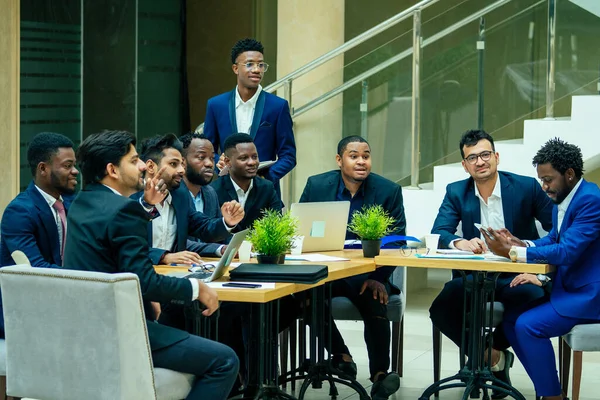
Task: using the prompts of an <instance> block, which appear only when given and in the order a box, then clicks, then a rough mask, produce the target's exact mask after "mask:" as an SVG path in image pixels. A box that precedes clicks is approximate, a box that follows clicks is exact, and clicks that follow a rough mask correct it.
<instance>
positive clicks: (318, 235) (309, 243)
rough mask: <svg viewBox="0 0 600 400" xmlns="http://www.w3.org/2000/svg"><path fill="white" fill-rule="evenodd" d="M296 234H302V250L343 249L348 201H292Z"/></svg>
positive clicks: (304, 251) (348, 210)
mask: <svg viewBox="0 0 600 400" xmlns="http://www.w3.org/2000/svg"><path fill="white" fill-rule="evenodd" d="M290 212H291V214H292V216H294V217H297V218H298V221H299V223H298V228H299V229H298V234H299V235H302V236H304V241H303V242H302V252H303V253H308V252H311V251H329V250H343V249H344V240H345V239H346V227H347V225H348V213H349V212H350V202H349V201H325V202H317V203H294V204H292V208H291V211H290Z"/></svg>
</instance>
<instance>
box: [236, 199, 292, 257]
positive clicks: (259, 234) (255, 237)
mask: <svg viewBox="0 0 600 400" xmlns="http://www.w3.org/2000/svg"><path fill="white" fill-rule="evenodd" d="M297 230H298V219H297V218H295V217H292V216H291V214H290V213H289V212H287V213H285V214H281V213H280V212H279V211H275V210H265V211H264V212H263V216H262V217H261V218H260V219H257V220H256V221H254V224H252V230H251V231H250V234H249V235H248V240H249V241H250V242H252V245H253V246H254V251H256V252H257V253H259V254H263V255H266V256H278V255H280V254H285V253H286V252H288V251H289V250H290V249H291V248H292V239H293V238H294V236H296V234H297Z"/></svg>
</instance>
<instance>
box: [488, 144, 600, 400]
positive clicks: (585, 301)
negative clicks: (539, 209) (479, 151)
mask: <svg viewBox="0 0 600 400" xmlns="http://www.w3.org/2000/svg"><path fill="white" fill-rule="evenodd" d="M533 164H534V165H535V166H536V167H537V173H538V177H539V178H540V179H541V181H542V188H543V189H544V191H545V192H546V193H547V194H548V196H549V197H550V198H551V199H552V201H553V202H554V203H555V204H556V206H555V207H554V210H553V215H552V219H553V228H552V230H551V231H550V233H549V234H548V236H546V237H544V238H542V239H539V240H535V241H534V242H533V244H534V246H531V247H526V246H525V245H524V243H523V242H521V241H520V240H519V239H517V238H516V237H514V236H513V235H512V234H510V233H509V232H498V231H494V230H489V231H486V232H483V233H485V234H486V242H487V243H488V246H489V247H490V249H491V250H492V251H493V252H494V253H496V254H499V255H503V256H509V257H510V258H511V259H512V260H513V261H524V262H528V263H548V264H552V265H556V272H555V273H554V275H553V277H552V278H551V280H552V288H551V290H548V292H549V293H548V295H547V296H545V297H544V298H542V299H539V300H538V301H536V302H535V303H533V304H529V305H524V306H523V307H522V308H521V309H513V310H511V311H510V312H507V313H506V314H505V315H504V321H503V325H504V331H505V334H506V337H507V338H508V340H509V342H510V343H511V345H512V347H513V349H514V350H515V353H516V354H517V357H519V359H520V360H521V363H522V364H523V366H524V367H525V370H526V371H527V374H528V375H529V377H530V378H531V380H532V381H533V384H534V386H535V390H536V394H537V396H541V397H542V399H544V400H563V394H562V392H561V387H560V382H559V379H558V375H557V372H556V361H555V356H554V349H553V348H552V343H551V342H550V338H552V337H558V336H562V335H564V334H566V333H568V332H569V331H570V330H571V329H572V328H573V327H574V326H575V325H579V324H587V323H598V322H600V189H598V186H597V185H595V184H593V183H590V182H587V181H586V180H585V179H583V178H582V175H583V158H582V155H581V150H580V149H579V148H578V147H577V146H574V145H571V144H568V143H565V142H563V141H561V140H559V139H552V140H550V141H548V142H547V143H546V144H545V145H544V146H543V147H542V148H541V149H540V150H539V151H538V153H537V154H536V156H535V157H534V158H533ZM492 239H493V240H492ZM548 281H549V279H548V277H544V276H536V275H532V274H521V275H519V276H517V277H516V278H515V279H514V281H513V282H512V283H511V285H512V286H519V285H537V286H545V287H546V288H548V287H549V285H547V282H548Z"/></svg>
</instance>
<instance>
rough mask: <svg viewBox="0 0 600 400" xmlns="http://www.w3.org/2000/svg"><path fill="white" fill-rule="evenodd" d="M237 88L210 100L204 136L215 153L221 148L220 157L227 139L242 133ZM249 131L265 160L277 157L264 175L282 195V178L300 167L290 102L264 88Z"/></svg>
mask: <svg viewBox="0 0 600 400" xmlns="http://www.w3.org/2000/svg"><path fill="white" fill-rule="evenodd" d="M236 90H237V87H236V88H235V89H234V90H232V91H230V92H226V93H222V94H220V95H218V96H215V97H213V98H211V99H209V100H208V104H207V107H206V118H205V120H204V135H206V137H207V138H208V139H209V140H210V141H211V142H212V144H213V146H214V148H215V152H217V150H219V151H218V152H217V158H218V155H219V154H220V153H222V152H223V146H224V144H225V139H227V137H228V136H229V135H231V134H232V133H237V132H238V129H237V121H236V118H235V91H236ZM249 134H250V136H251V137H252V140H254V144H255V145H256V149H257V150H258V157H259V159H260V160H261V161H269V160H277V162H276V163H275V164H273V165H272V166H271V167H269V169H268V170H266V171H265V173H264V177H265V178H267V179H268V180H270V181H271V182H273V184H274V185H275V190H276V191H277V194H278V195H279V194H280V189H279V180H280V179H281V178H283V177H284V176H285V175H286V174H287V173H288V172H290V171H291V170H292V169H293V168H294V166H296V142H295V141H294V131H293V129H292V117H291V115H290V106H289V104H288V102H287V101H286V100H284V99H282V98H280V97H277V96H275V95H274V94H271V93H267V92H265V91H264V90H263V91H261V93H260V95H259V96H258V100H257V101H256V107H255V109H254V118H253V120H252V126H251V127H250V132H249ZM261 173H262V171H261Z"/></svg>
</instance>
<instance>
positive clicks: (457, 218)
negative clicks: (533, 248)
mask: <svg viewBox="0 0 600 400" xmlns="http://www.w3.org/2000/svg"><path fill="white" fill-rule="evenodd" d="M459 149H460V152H461V155H462V157H463V161H462V165H463V168H464V169H465V172H467V173H468V174H469V175H470V177H469V178H468V179H465V180H462V181H458V182H454V183H451V184H449V185H448V186H447V188H446V196H445V197H444V200H443V201H442V205H441V206H440V210H439V212H438V215H437V218H436V219H435V223H434V224H433V229H432V230H431V233H437V234H439V235H440V247H442V248H451V249H459V250H465V251H472V252H474V253H482V252H485V251H487V248H486V246H485V243H484V242H483V240H482V239H480V237H481V234H480V232H479V230H478V229H477V228H476V227H475V225H474V224H475V223H481V225H482V226H486V227H488V226H491V227H493V228H495V229H501V228H507V229H509V230H513V231H514V232H518V234H519V235H520V236H521V237H523V238H527V239H537V238H539V235H538V231H537V228H536V224H535V220H538V221H539V222H540V223H541V224H542V226H543V228H544V229H545V230H547V231H549V230H550V228H551V227H552V203H551V202H550V201H549V200H548V196H546V195H545V194H544V192H543V191H542V188H541V187H540V185H539V183H538V182H537V181H536V180H535V179H533V178H530V177H525V176H520V175H516V174H512V173H508V172H503V171H500V172H499V171H498V164H499V162H500V156H499V154H498V153H497V152H496V151H495V147H494V139H493V138H492V137H491V136H490V135H489V134H487V133H486V132H484V131H480V130H470V131H467V132H465V134H463V136H462V138H461V140H460V144H459ZM460 223H462V231H463V236H462V237H460V236H458V235H456V231H457V228H458V226H459V224H460ZM515 276H516V275H515V274H509V273H503V274H501V275H500V276H499V277H498V280H497V282H496V292H495V300H496V301H499V302H502V303H503V305H504V309H505V310H511V309H514V308H515V307H518V306H521V305H522V304H526V303H528V302H531V301H533V300H535V299H539V298H541V297H542V296H543V295H544V291H543V290H542V289H541V288H537V287H534V286H527V287H526V286H521V287H511V286H510V282H512V280H513V279H514V277H515ZM463 301H464V285H463V278H462V277H461V276H460V275H459V274H458V273H457V272H453V279H452V280H451V281H449V282H447V283H446V285H445V286H444V288H443V289H442V291H441V293H440V294H439V295H438V296H437V297H436V299H435V300H434V301H433V304H432V305H431V308H430V309H429V313H430V317H431V321H432V322H433V324H434V325H435V326H436V327H437V328H438V329H439V330H440V331H441V332H442V333H443V334H444V335H446V336H447V337H448V338H449V339H450V340H452V341H453V342H454V343H455V344H456V345H457V346H460V344H461V337H462V336H461V332H462V328H463V318H462V315H463ZM505 312H506V311H505ZM508 347H510V344H509V343H508V341H507V340H506V337H505V336H504V334H503V332H502V329H496V331H495V332H494V334H493V349H492V362H491V365H492V371H493V372H494V374H495V375H496V377H497V378H499V379H501V380H503V381H505V382H507V383H510V376H509V368H510V367H511V366H512V363H513V359H514V356H513V354H512V353H511V352H509V351H508V350H507V349H508ZM466 348H468V343H465V349H466ZM486 354H487V352H486ZM504 397H506V395H504V394H503V393H500V392H495V393H493V394H492V398H494V399H501V398H504Z"/></svg>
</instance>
